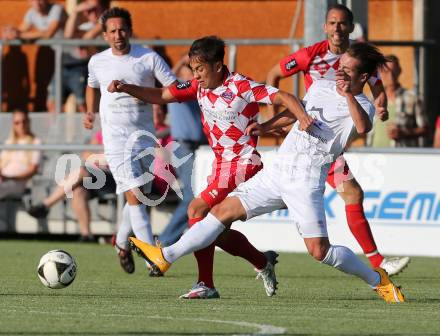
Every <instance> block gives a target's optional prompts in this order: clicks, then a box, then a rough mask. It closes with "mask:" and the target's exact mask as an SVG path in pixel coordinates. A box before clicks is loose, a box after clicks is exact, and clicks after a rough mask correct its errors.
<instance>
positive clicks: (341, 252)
mask: <svg viewBox="0 0 440 336" xmlns="http://www.w3.org/2000/svg"><path fill="white" fill-rule="evenodd" d="M322 263H324V264H327V265H329V266H333V267H334V268H337V269H338V270H340V271H342V272H344V273H348V274H352V275H356V276H357V277H359V278H361V279H362V280H364V281H365V282H366V283H367V284H369V285H370V286H371V287H373V288H375V287H376V286H377V285H378V284H379V282H380V275H379V273H377V272H375V271H374V270H372V269H371V268H370V267H368V266H367V265H365V264H364V263H363V262H362V261H361V260H360V259H359V258H358V257H356V255H355V254H354V253H353V252H352V251H351V250H350V249H349V248H347V247H345V246H337V245H331V246H330V248H329V250H328V252H327V255H326V256H325V258H324V259H323V260H322Z"/></svg>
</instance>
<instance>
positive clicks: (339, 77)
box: [335, 69, 351, 96]
mask: <svg viewBox="0 0 440 336" xmlns="http://www.w3.org/2000/svg"><path fill="white" fill-rule="evenodd" d="M335 77H336V91H337V92H338V93H339V94H340V95H341V96H345V94H346V93H349V92H351V88H350V76H349V75H348V74H347V73H345V72H344V71H343V70H341V69H339V70H337V71H336V76H335Z"/></svg>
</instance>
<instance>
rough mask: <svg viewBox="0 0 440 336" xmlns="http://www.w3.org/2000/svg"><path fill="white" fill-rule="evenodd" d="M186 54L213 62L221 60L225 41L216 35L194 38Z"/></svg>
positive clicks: (223, 55) (223, 54)
mask: <svg viewBox="0 0 440 336" xmlns="http://www.w3.org/2000/svg"><path fill="white" fill-rule="evenodd" d="M188 56H189V57H190V58H192V57H196V58H198V59H200V60H201V61H203V62H206V63H209V64H213V63H216V62H222V63H223V59H224V57H225V42H224V41H223V40H222V39H220V38H218V37H217V36H205V37H202V38H200V39H198V40H195V41H194V42H193V44H192V45H191V47H190V48H189V52H188Z"/></svg>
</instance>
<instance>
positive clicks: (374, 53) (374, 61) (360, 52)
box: [347, 42, 388, 76]
mask: <svg viewBox="0 0 440 336" xmlns="http://www.w3.org/2000/svg"><path fill="white" fill-rule="evenodd" d="M347 54H348V55H350V56H351V57H353V58H356V59H357V60H359V61H360V67H359V69H358V70H359V73H367V74H368V75H370V76H371V75H372V74H373V73H374V72H375V71H376V70H377V69H379V68H382V67H385V66H386V62H387V61H388V59H387V58H386V57H385V56H384V55H383V54H382V53H381V52H380V51H379V49H378V48H377V47H375V46H373V45H372V44H370V43H365V42H357V43H353V44H352V45H351V46H350V47H349V48H348V49H347Z"/></svg>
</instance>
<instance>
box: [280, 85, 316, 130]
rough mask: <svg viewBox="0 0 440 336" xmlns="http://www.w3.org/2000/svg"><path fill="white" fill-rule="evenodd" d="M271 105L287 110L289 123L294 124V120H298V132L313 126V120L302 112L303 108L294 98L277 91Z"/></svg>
mask: <svg viewBox="0 0 440 336" xmlns="http://www.w3.org/2000/svg"><path fill="white" fill-rule="evenodd" d="M273 104H274V105H281V106H284V107H285V108H287V109H288V111H289V112H290V113H291V115H292V122H291V123H293V122H294V119H296V120H298V121H299V128H300V130H302V131H304V130H306V129H308V128H309V127H310V126H311V125H312V124H313V120H314V119H313V118H312V117H311V116H309V115H308V114H307V113H306V111H304V107H303V106H302V104H301V102H300V101H299V99H298V98H296V97H295V96H292V95H291V94H289V93H287V92H284V91H278V92H277V93H276V94H275V96H274V99H273ZM285 126H287V125H285Z"/></svg>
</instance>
